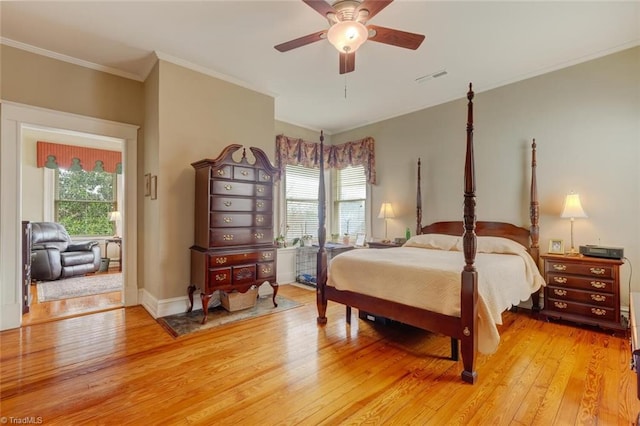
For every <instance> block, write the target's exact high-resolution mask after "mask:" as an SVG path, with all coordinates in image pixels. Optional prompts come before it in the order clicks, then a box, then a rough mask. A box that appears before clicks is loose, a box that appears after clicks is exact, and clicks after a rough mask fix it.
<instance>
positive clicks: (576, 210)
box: [560, 192, 587, 256]
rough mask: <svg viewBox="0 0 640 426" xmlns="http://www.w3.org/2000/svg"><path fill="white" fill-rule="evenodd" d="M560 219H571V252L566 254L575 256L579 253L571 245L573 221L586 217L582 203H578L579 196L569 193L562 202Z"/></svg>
mask: <svg viewBox="0 0 640 426" xmlns="http://www.w3.org/2000/svg"><path fill="white" fill-rule="evenodd" d="M560 217H562V218H565V219H566V218H569V219H571V251H570V252H569V253H568V254H569V256H577V255H578V254H579V253H578V251H577V250H576V248H575V247H574V245H573V220H574V219H576V218H585V217H587V214H586V213H585V212H584V209H583V208H582V203H580V195H579V194H574V193H573V192H571V193H570V194H568V195H567V198H565V200H564V208H563V209H562V214H560Z"/></svg>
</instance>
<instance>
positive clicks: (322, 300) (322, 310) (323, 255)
mask: <svg viewBox="0 0 640 426" xmlns="http://www.w3.org/2000/svg"><path fill="white" fill-rule="evenodd" d="M319 164H320V177H319V183H318V255H317V262H316V305H317V307H318V318H317V321H318V324H326V323H327V316H326V313H327V298H326V294H325V287H326V285H327V251H326V250H325V248H324V245H325V241H326V230H325V214H326V207H325V186H324V132H323V131H320V163H319Z"/></svg>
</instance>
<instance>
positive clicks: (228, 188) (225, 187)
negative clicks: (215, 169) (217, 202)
mask: <svg viewBox="0 0 640 426" xmlns="http://www.w3.org/2000/svg"><path fill="white" fill-rule="evenodd" d="M231 188H232V186H231V185H228V184H227V185H225V186H224V189H226V190H227V191H231Z"/></svg>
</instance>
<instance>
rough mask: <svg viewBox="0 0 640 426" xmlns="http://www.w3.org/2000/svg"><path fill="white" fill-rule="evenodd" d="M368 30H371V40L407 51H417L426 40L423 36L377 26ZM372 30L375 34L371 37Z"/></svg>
mask: <svg viewBox="0 0 640 426" xmlns="http://www.w3.org/2000/svg"><path fill="white" fill-rule="evenodd" d="M367 29H368V30H369V40H372V41H377V42H378V43H384V44H390V45H392V46H398V47H404V48H405V49H412V50H416V49H417V48H418V47H420V44H422V41H423V40H424V36H423V35H422V34H415V33H408V32H406V31H400V30H394V29H391V28H385V27H379V26H377V25H367ZM372 30H373V32H374V34H373V35H371V33H372Z"/></svg>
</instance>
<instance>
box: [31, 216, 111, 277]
mask: <svg viewBox="0 0 640 426" xmlns="http://www.w3.org/2000/svg"><path fill="white" fill-rule="evenodd" d="M31 250H32V254H33V255H32V260H31V277H32V278H33V279H35V280H41V281H53V280H58V279H61V278H69V277H73V276H77V275H85V274H87V273H90V272H95V271H97V270H98V269H100V245H99V243H98V241H83V242H80V243H73V242H72V241H71V237H70V236H69V233H68V232H67V230H66V229H65V227H64V226H62V225H61V224H59V223H55V222H33V223H31Z"/></svg>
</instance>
